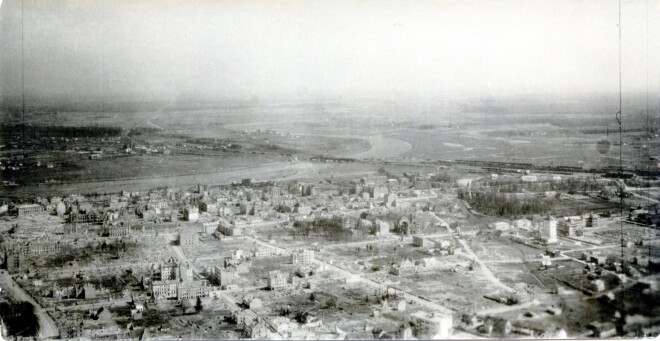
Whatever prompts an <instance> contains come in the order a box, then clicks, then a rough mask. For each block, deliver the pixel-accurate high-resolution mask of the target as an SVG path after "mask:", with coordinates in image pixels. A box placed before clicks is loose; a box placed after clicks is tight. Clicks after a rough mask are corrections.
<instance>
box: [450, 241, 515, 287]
mask: <svg viewBox="0 0 660 341" xmlns="http://www.w3.org/2000/svg"><path fill="white" fill-rule="evenodd" d="M456 240H457V241H458V242H459V243H460V244H461V245H462V246H463V249H464V250H465V252H466V253H467V255H468V258H470V259H471V260H473V261H475V262H476V263H477V264H479V269H480V270H481V272H482V273H483V274H484V276H486V278H488V280H490V281H491V282H493V284H495V285H496V286H498V287H500V288H502V289H504V290H506V291H508V292H514V291H515V290H513V289H512V288H510V287H508V286H507V285H506V284H504V283H502V281H500V280H499V278H497V277H496V276H495V275H494V274H493V272H492V271H490V268H489V267H488V265H486V264H485V263H484V262H483V261H481V259H479V257H478V256H477V254H476V253H474V251H472V248H471V247H470V245H469V244H468V243H467V242H466V241H465V240H463V239H461V238H456Z"/></svg>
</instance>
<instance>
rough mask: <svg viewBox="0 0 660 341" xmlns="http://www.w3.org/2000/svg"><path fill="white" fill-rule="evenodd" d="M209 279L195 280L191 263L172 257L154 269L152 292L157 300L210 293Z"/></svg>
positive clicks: (181, 298) (204, 295)
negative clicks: (184, 262)
mask: <svg viewBox="0 0 660 341" xmlns="http://www.w3.org/2000/svg"><path fill="white" fill-rule="evenodd" d="M210 290H211V286H210V285H209V284H208V281H207V280H195V279H194V278H193V269H192V267H191V266H190V264H183V263H182V262H178V261H176V260H175V259H173V258H172V259H170V260H168V261H167V262H165V263H162V264H160V266H158V268H155V269H152V280H151V292H152V297H153V298H154V299H156V300H161V299H170V298H175V299H177V300H185V299H191V298H197V297H206V296H208V295H209V292H210Z"/></svg>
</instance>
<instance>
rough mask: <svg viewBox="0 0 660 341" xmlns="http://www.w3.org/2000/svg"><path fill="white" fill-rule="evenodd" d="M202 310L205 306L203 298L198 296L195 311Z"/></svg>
mask: <svg viewBox="0 0 660 341" xmlns="http://www.w3.org/2000/svg"><path fill="white" fill-rule="evenodd" d="M202 310H204V306H203V305H202V299H201V298H200V297H197V303H195V311H196V312H198V313H199V312H201V311H202Z"/></svg>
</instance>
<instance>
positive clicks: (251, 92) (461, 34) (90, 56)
mask: <svg viewBox="0 0 660 341" xmlns="http://www.w3.org/2000/svg"><path fill="white" fill-rule="evenodd" d="M621 4H622V14H621V17H622V28H623V31H622V38H623V39H622V59H623V90H624V92H635V91H646V89H647V84H650V88H651V92H652V93H658V86H659V85H658V83H660V72H659V71H658V70H660V48H659V47H658V46H657V45H658V42H660V35H659V34H658V32H660V15H658V12H659V11H660V0H648V1H647V0H622V3H621ZM618 6H619V2H618V1H616V0H543V1H540V0H499V1H492V0H435V1H426V0H405V1H404V0H353V1H344V0H333V1H319V0H281V1H271V0H217V1H204V0H192V1H179V0H177V1H170V0H110V1H90V0H23V2H21V1H20V0H19V1H16V0H3V1H2V4H1V5H0V94H1V95H2V96H3V98H16V97H17V96H18V97H20V95H21V93H22V89H23V87H22V83H21V72H22V71H21V69H23V70H24V71H23V72H24V77H25V83H24V87H25V96H26V97H27V98H28V99H36V98H41V97H47V98H65V99H83V98H85V99H98V98H103V100H107V101H112V100H129V101H130V100H173V99H177V98H188V99H254V98H258V99H268V100H274V101H277V100H309V99H315V98H336V97H341V98H352V97H365V96H366V97H375V98H389V99H391V98H397V97H401V98H407V97H412V98H435V97H451V96H484V95H486V96H500V95H503V96H505V95H516V94H530V93H563V94H571V93H590V92H616V91H618V86H619V83H618V58H619V54H618V53H619V45H618V44H619V40H618V28H617V23H618V15H619V12H618V8H619V7H618ZM21 9H22V10H21ZM647 18H648V30H647ZM21 27H22V32H23V33H22V34H21ZM22 35H23V39H21V36H22ZM22 44H23V45H22ZM21 46H22V47H23V49H21ZM22 56H24V57H22ZM22 62H23V63H22ZM21 65H22V67H21ZM647 70H649V71H648V73H647ZM647 75H649V78H648V80H647Z"/></svg>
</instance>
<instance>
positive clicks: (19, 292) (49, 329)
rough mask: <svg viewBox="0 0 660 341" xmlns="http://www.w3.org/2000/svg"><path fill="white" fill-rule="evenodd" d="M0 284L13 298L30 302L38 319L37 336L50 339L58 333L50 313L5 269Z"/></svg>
mask: <svg viewBox="0 0 660 341" xmlns="http://www.w3.org/2000/svg"><path fill="white" fill-rule="evenodd" d="M0 285H2V288H3V289H4V290H6V291H7V293H9V295H10V296H11V297H12V298H13V299H15V300H17V301H26V302H30V303H31V304H32V305H33V306H34V313H35V315H37V318H38V319H39V338H41V339H52V338H56V337H57V336H59V335H60V332H59V330H58V328H57V325H56V324H55V321H53V319H52V318H51V317H50V315H48V313H47V312H46V311H45V310H44V308H42V307H41V305H39V304H38V303H37V302H36V301H35V300H34V299H32V296H30V295H29V294H28V293H27V292H25V290H23V288H21V286H20V285H18V283H16V282H15V281H14V279H13V278H12V277H11V276H10V275H9V274H8V273H7V272H6V271H3V272H2V273H1V274H0Z"/></svg>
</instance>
